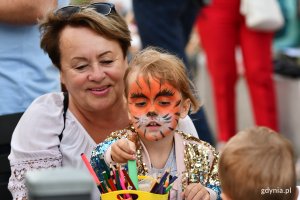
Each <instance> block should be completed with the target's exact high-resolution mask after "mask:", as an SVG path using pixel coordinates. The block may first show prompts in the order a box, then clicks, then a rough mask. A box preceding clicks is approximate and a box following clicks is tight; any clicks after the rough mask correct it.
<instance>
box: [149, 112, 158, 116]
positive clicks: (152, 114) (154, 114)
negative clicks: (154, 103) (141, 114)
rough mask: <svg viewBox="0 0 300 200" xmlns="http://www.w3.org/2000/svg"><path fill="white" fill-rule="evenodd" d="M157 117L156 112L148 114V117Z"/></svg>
mask: <svg viewBox="0 0 300 200" xmlns="http://www.w3.org/2000/svg"><path fill="white" fill-rule="evenodd" d="M156 116H157V114H156V112H148V113H147V117H156Z"/></svg>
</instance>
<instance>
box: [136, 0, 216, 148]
mask: <svg viewBox="0 0 300 200" xmlns="http://www.w3.org/2000/svg"><path fill="white" fill-rule="evenodd" d="M206 2H207V1H205V0H199V1H195V0H175V1H172V0H165V1H158V0H133V1H132V3H133V11H134V17H135V20H136V23H137V27H138V32H139V34H140V38H141V42H142V47H143V48H145V47H148V46H157V47H160V48H163V49H165V50H167V51H168V52H170V53H173V54H175V55H176V56H178V57H179V58H181V59H182V60H183V61H184V63H185V65H186V66H188V67H187V71H188V72H189V73H190V74H189V75H190V77H191V79H193V77H192V74H191V73H192V70H191V68H189V66H190V65H189V61H188V58H187V55H186V52H185V48H186V46H187V44H188V42H189V39H190V34H191V32H192V29H193V25H194V22H195V19H196V16H197V13H198V11H199V9H200V8H201V7H202V6H204V5H205V4H207V3H206ZM149 19H151V20H149ZM190 117H191V118H192V120H193V122H194V124H195V127H196V129H197V132H198V135H199V138H200V139H201V140H204V141H206V142H209V143H210V144H212V145H214V140H213V137H212V135H211V132H210V129H209V126H208V123H207V120H206V117H205V111H204V108H203V106H202V107H201V108H200V110H199V111H198V112H196V113H195V114H191V115H190Z"/></svg>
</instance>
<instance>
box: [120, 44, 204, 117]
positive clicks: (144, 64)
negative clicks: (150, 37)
mask: <svg viewBox="0 0 300 200" xmlns="http://www.w3.org/2000/svg"><path fill="white" fill-rule="evenodd" d="M133 72H137V73H139V74H142V75H143V76H144V79H145V80H146V81H147V82H149V81H148V80H149V77H150V76H151V77H152V78H154V79H157V80H159V81H160V83H161V84H163V83H165V82H168V83H169V84H171V85H172V86H173V87H175V88H177V89H178V90H179V91H180V92H181V94H182V96H183V99H190V101H191V111H192V113H193V112H196V111H197V110H198V109H199V107H200V103H199V101H198V99H197V98H196V96H195V95H194V88H195V87H194V84H193V83H192V81H191V80H190V79H189V78H188V75H187V72H186V69H185V66H184V64H183V62H182V61H181V60H180V59H179V58H178V57H176V56H175V55H172V54H170V53H168V52H166V51H164V50H162V49H159V48H154V47H148V48H146V49H144V50H142V51H141V52H139V53H137V54H136V55H135V56H134V57H133V58H132V60H131V61H130V63H129V68H128V69H127V71H126V72H125V77H124V84H125V95H126V97H127V95H128V77H129V76H130V74H132V73H133Z"/></svg>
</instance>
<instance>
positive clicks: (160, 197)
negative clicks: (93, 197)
mask: <svg viewBox="0 0 300 200" xmlns="http://www.w3.org/2000/svg"><path fill="white" fill-rule="evenodd" d="M120 194H132V195H133V197H136V198H132V199H138V200H167V199H168V197H169V194H154V193H150V192H144V191H140V190H118V191H114V192H108V193H105V194H102V195H101V199H102V200H118V195H120ZM124 199H125V198H124Z"/></svg>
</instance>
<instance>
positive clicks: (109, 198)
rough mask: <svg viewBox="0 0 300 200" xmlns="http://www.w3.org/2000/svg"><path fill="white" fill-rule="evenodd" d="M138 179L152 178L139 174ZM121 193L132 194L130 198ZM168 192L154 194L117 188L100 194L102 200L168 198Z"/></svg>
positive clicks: (156, 199)
mask: <svg viewBox="0 0 300 200" xmlns="http://www.w3.org/2000/svg"><path fill="white" fill-rule="evenodd" d="M138 178H139V180H141V179H152V180H153V178H152V177H148V176H139V177H138ZM122 194H129V195H130V196H132V198H125V197H123V196H124V195H122ZM119 195H122V198H120V196H119ZM168 198H169V193H166V194H155V193H151V192H146V191H142V190H117V191H113V192H107V193H104V194H101V199H102V200H120V199H124V200H168Z"/></svg>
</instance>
